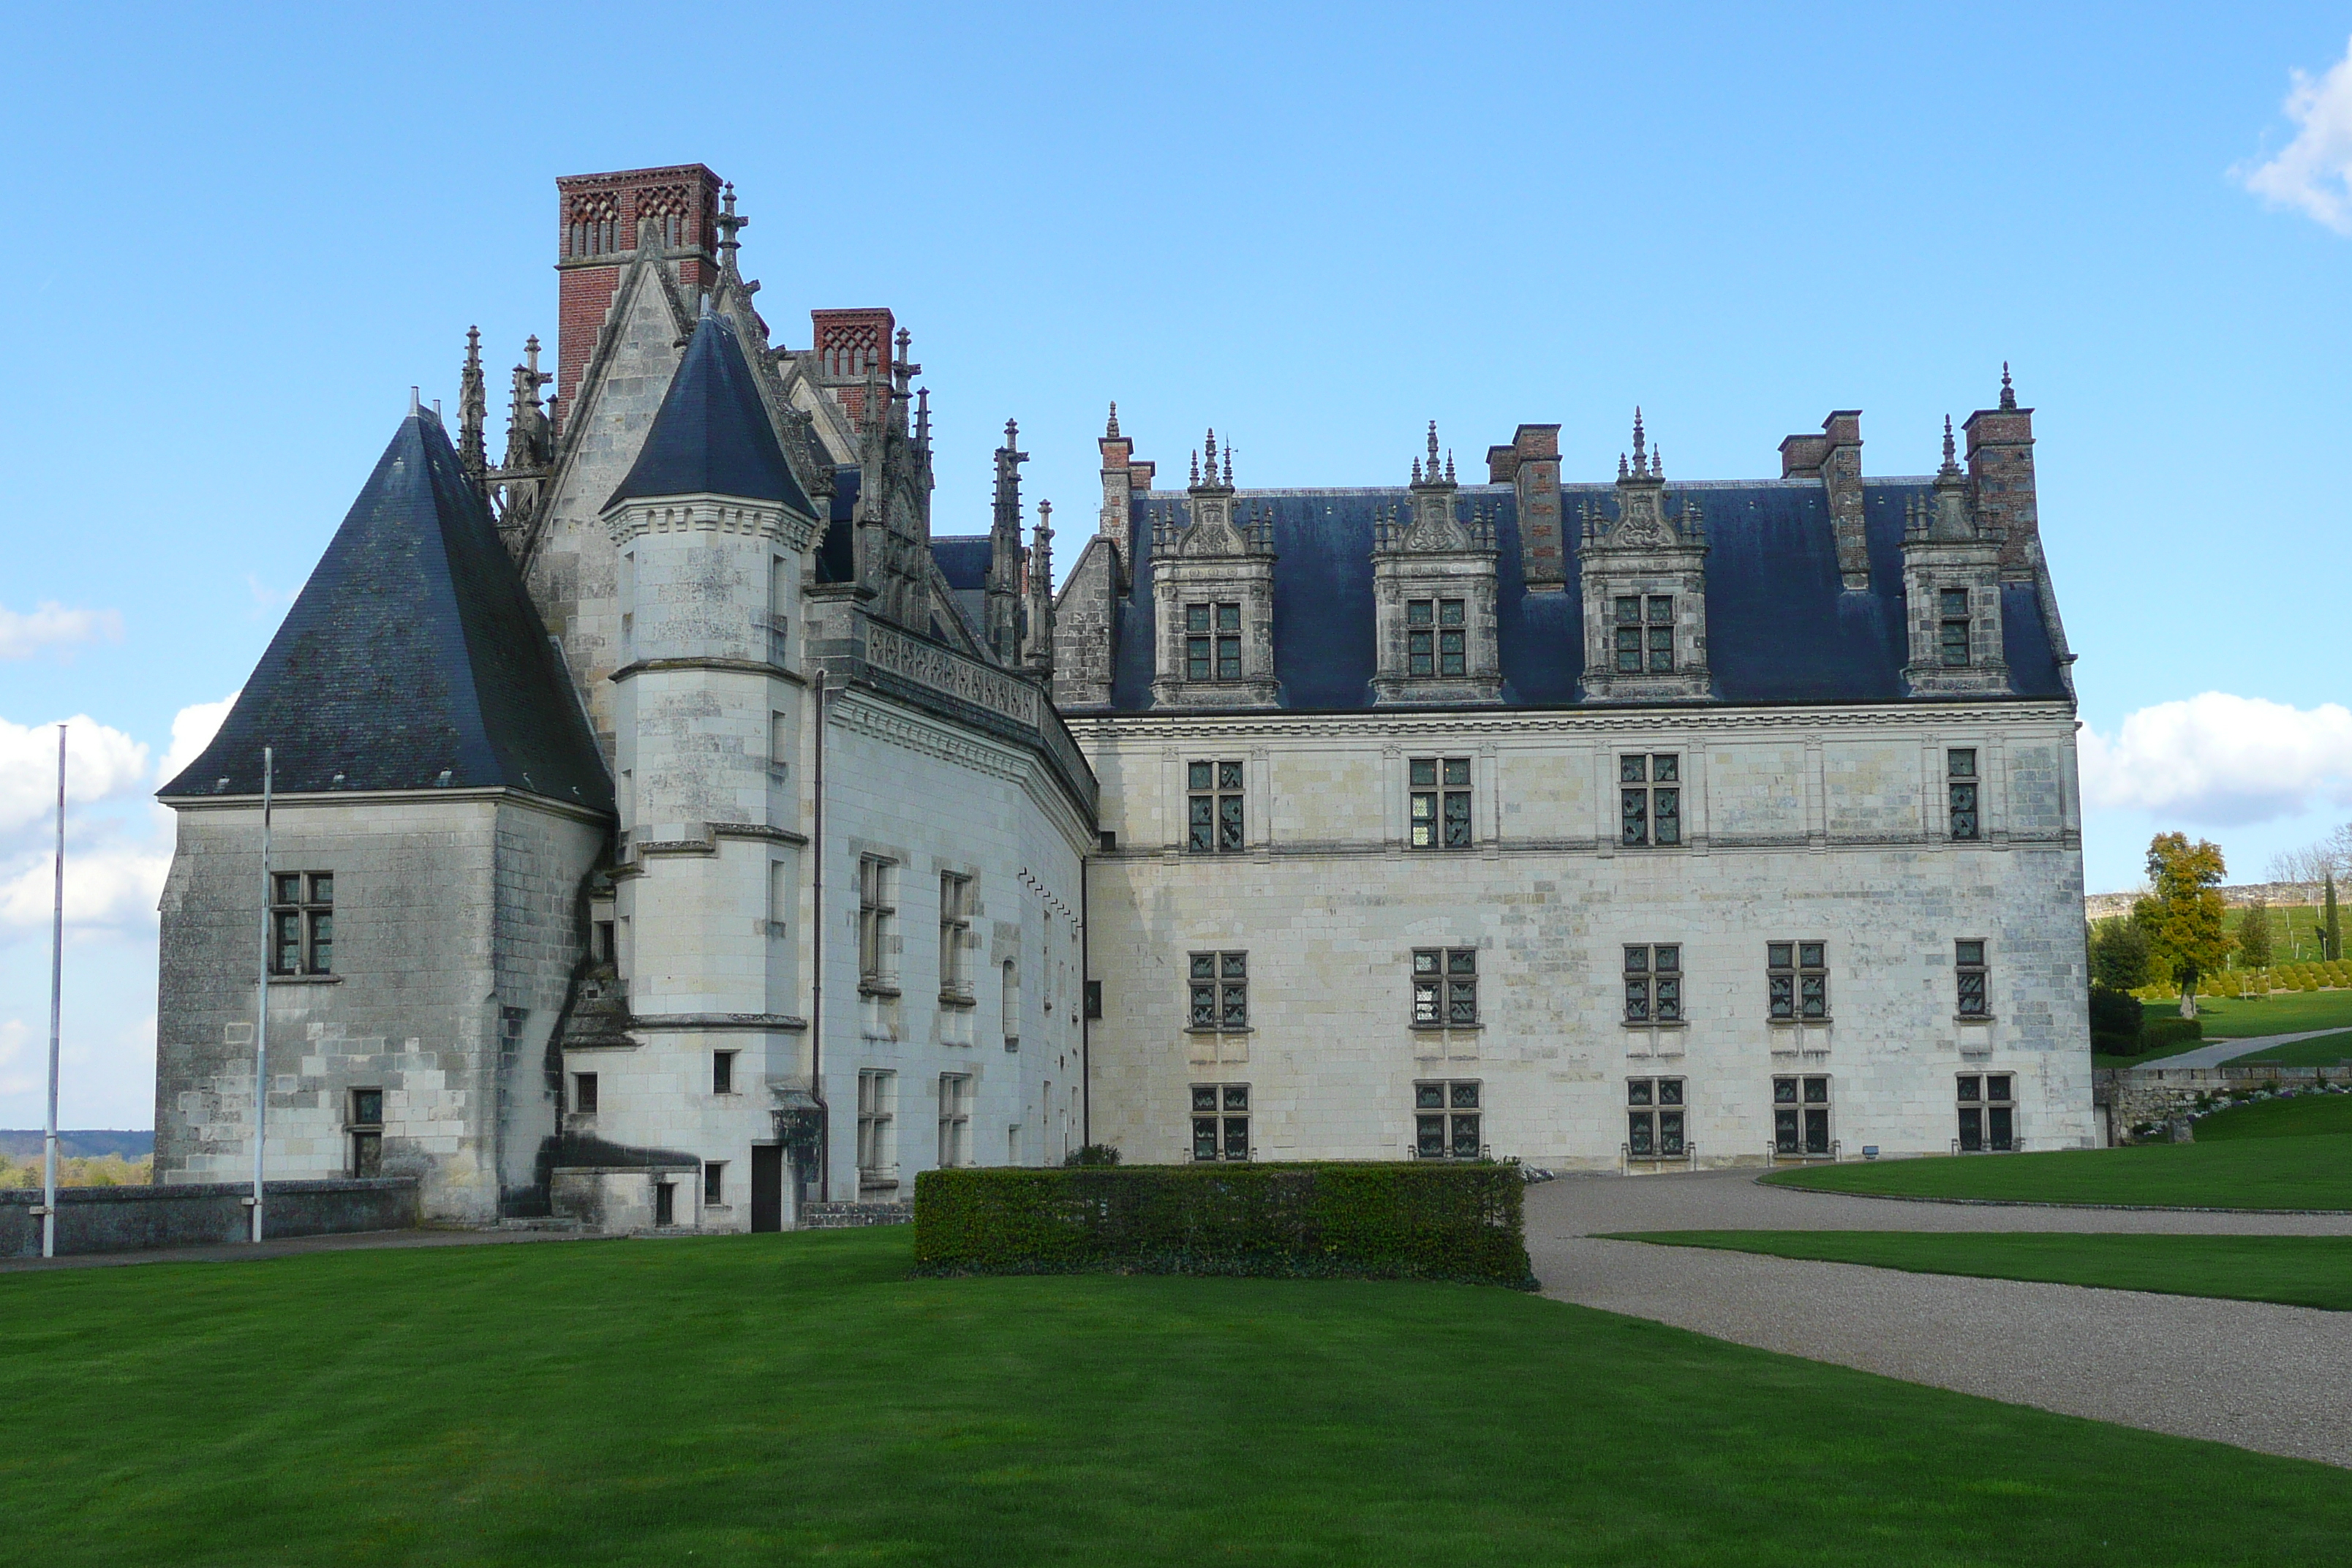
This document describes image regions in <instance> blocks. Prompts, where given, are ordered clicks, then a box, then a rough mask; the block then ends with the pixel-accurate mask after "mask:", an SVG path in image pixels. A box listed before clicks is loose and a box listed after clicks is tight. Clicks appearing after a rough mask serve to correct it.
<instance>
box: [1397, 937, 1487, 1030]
mask: <svg viewBox="0 0 2352 1568" xmlns="http://www.w3.org/2000/svg"><path fill="white" fill-rule="evenodd" d="M1424 965H1426V967H1424ZM1483 1022H1484V1019H1483V1018H1482V1017H1481V1016H1480V1015H1479V1012H1478V948H1477V945H1476V944H1475V943H1472V944H1470V945H1468V946H1465V947H1416V948H1414V949H1413V950H1412V1026H1413V1027H1414V1028H1416V1029H1475V1028H1477V1027H1478V1026H1480V1025H1481V1024H1482V1023H1483Z"/></svg>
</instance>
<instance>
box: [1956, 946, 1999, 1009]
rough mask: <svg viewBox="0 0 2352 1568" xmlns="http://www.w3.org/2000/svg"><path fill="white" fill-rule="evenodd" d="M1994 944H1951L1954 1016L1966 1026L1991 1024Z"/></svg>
mask: <svg viewBox="0 0 2352 1568" xmlns="http://www.w3.org/2000/svg"><path fill="white" fill-rule="evenodd" d="M1991 958H1992V943H1991V942H1990V941H1989V940H1987V939H1986V938H1984V937H1980V936H1964V937H1955V938H1954V939H1953V941H1952V1004H1953V1008H1954V1012H1953V1016H1954V1017H1956V1018H1958V1019H1959V1020H1961V1021H1962V1022H1964V1023H1969V1024H1983V1023H1990V1022H1991V1020H1992V963H1991Z"/></svg>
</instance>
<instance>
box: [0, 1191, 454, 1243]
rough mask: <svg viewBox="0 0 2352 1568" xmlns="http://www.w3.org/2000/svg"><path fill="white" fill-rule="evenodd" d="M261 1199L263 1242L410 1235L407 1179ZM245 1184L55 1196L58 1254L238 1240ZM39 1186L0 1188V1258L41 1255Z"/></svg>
mask: <svg viewBox="0 0 2352 1568" xmlns="http://www.w3.org/2000/svg"><path fill="white" fill-rule="evenodd" d="M263 1192H264V1194H265V1195H266V1197H267V1199H268V1202H267V1205H266V1206H265V1209H264V1214H263V1231H264V1235H265V1237H296V1236H344V1235H350V1234H352V1233H354V1232H358V1231H368V1230H414V1229H415V1228H416V1224H417V1218H418V1210H417V1195H416V1178H415V1177H414V1176H371V1177H367V1178H365V1179H362V1180H342V1181H325V1182H271V1183H269V1184H268V1185H267V1186H266V1187H265V1188H264V1189H263ZM252 1195H253V1187H252V1184H250V1183H242V1182H193V1183H184V1184H171V1185H166V1186H155V1187H60V1188H58V1255H59V1256H60V1257H63V1256H66V1255H68V1254H71V1253H84V1252H135V1251H138V1250H141V1249H142V1248H145V1247H209V1246H213V1245H215V1244H217V1243H222V1242H235V1241H243V1240H245V1239H246V1238H247V1237H248V1236H250V1235H251V1234H252V1228H253V1221H252V1219H251V1218H250V1215H249V1211H248V1210H247V1207H246V1205H245V1203H244V1200H245V1199H247V1198H248V1197H251V1196H252ZM40 1205H41V1191H40V1189H39V1188H38V1187H32V1188H22V1187H11V1188H7V1189H5V1190H0V1258H38V1257H39V1256H40V1255H41V1216H40V1215H37V1214H35V1213H34V1212H33V1211H34V1210H35V1209H37V1208H38V1207H40Z"/></svg>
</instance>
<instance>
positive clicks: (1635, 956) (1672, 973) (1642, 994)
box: [1625, 942, 1683, 1024]
mask: <svg viewBox="0 0 2352 1568" xmlns="http://www.w3.org/2000/svg"><path fill="white" fill-rule="evenodd" d="M1682 1018H1683V950H1682V945H1681V944H1680V943H1679V942H1657V943H1654V944H1643V945H1640V946H1632V945H1629V946H1627V948H1626V949H1625V1021H1626V1022H1627V1023H1629V1024H1651V1023H1656V1024H1679V1023H1681V1022H1682Z"/></svg>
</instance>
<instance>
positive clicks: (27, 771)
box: [0, 713, 147, 837]
mask: <svg viewBox="0 0 2352 1568" xmlns="http://www.w3.org/2000/svg"><path fill="white" fill-rule="evenodd" d="M65 723H66V726H67V731H68V732H67V735H66V810H67V812H68V815H70V814H71V813H73V812H74V811H76V810H79V808H80V807H82V806H86V805H94V804H96V803H97V802H99V801H102V800H111V799H114V798H115V797H117V796H120V795H127V794H130V793H131V792H132V791H135V790H137V789H139V788H141V787H142V786H143V785H144V784H146V782H147V747H146V746H145V745H144V744H143V743H142V742H138V741H134V740H132V739H131V737H130V736H128V735H126V734H124V733H123V732H122V731H120V730H116V729H111V728H109V727H108V726H107V725H104V724H101V723H100V722H98V721H96V720H94V719H92V718H90V717H89V715H88V714H86V713H81V714H76V715H75V716H74V717H73V718H71V719H68V720H67V721H65ZM57 808H58V727H57V726H56V725H55V724H35V725H31V726H29V727H28V726H26V725H23V724H11V723H10V722H8V721H7V720H5V719H0V837H14V836H15V835H16V834H18V833H21V832H23V831H24V830H25V829H26V828H28V827H31V826H33V825H34V824H36V823H41V822H45V821H47V819H48V818H49V817H50V816H51V815H52V814H54V813H55V812H56V810H57Z"/></svg>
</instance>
